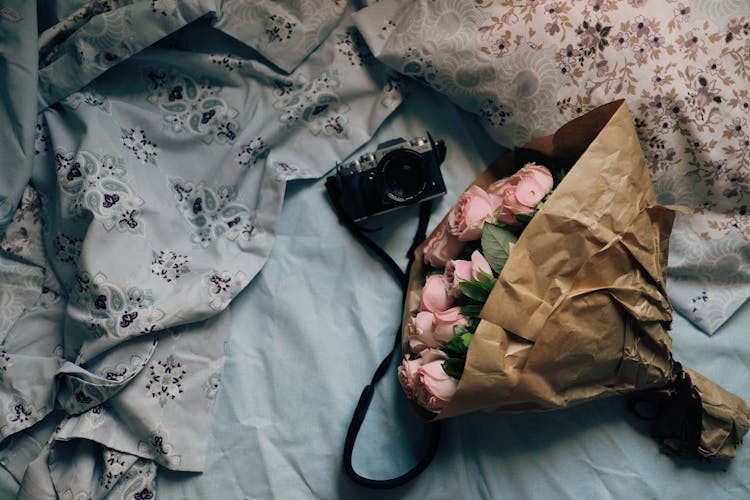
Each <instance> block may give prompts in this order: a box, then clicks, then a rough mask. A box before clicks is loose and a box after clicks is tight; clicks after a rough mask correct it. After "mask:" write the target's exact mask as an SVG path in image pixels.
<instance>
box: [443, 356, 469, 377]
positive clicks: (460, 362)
mask: <svg viewBox="0 0 750 500" xmlns="http://www.w3.org/2000/svg"><path fill="white" fill-rule="evenodd" d="M465 365H466V360H465V359H459V358H449V359H446V360H445V361H444V362H443V370H444V371H445V373H446V375H448V376H449V377H453V378H455V379H460V378H461V375H463V373H464V366H465Z"/></svg>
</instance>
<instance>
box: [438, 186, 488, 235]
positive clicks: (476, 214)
mask: <svg viewBox="0 0 750 500" xmlns="http://www.w3.org/2000/svg"><path fill="white" fill-rule="evenodd" d="M493 209H494V207H493V205H492V200H491V199H490V196H489V195H488V194H487V192H485V190H484V189H482V188H480V187H479V186H471V187H470V188H469V189H467V190H466V191H464V193H463V194H462V195H461V196H460V197H459V198H458V201H456V204H455V205H453V208H452V209H451V211H450V212H449V213H448V229H449V231H450V233H451V234H452V235H454V236H456V237H457V238H458V239H459V240H461V241H473V240H478V239H479V238H480V237H481V236H482V227H483V226H484V223H485V222H492V220H493Z"/></svg>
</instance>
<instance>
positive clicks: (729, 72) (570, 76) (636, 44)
mask: <svg viewBox="0 0 750 500" xmlns="http://www.w3.org/2000/svg"><path fill="white" fill-rule="evenodd" d="M357 25H358V26H359V28H360V30H361V31H362V34H363V36H364V38H365V39H366V41H367V42H368V44H369V45H370V47H371V49H372V51H373V53H374V54H375V56H376V57H377V58H378V59H380V60H381V61H383V62H385V63H386V64H388V65H390V66H391V67H392V68H394V69H396V70H398V71H399V72H400V73H402V74H404V75H408V76H411V77H413V78H417V79H419V80H421V81H423V82H425V83H427V84H428V85H430V86H432V87H433V88H435V89H436V90H438V91H440V92H442V93H444V94H445V95H447V96H449V97H450V98H451V99H452V100H454V101H455V102H456V103H457V104H459V105H460V106H462V107H463V108H465V109H467V110H468V111H471V112H473V113H475V114H477V115H478V116H479V117H480V119H481V120H482V121H483V123H484V125H485V127H486V129H487V130H488V131H489V133H490V134H491V135H492V136H493V138H494V139H495V140H496V141H497V142H499V143H501V144H503V145H506V146H509V147H512V146H519V145H521V144H523V143H525V142H526V141H528V140H529V139H530V138H532V137H534V136H539V135H546V134H549V133H552V132H553V131H555V130H556V129H557V128H558V127H559V126H560V125H561V124H562V123H565V122H566V121H568V120H570V119H571V118H573V117H575V116H577V115H580V114H582V113H585V112H586V111H588V110H590V109H592V108H594V107H596V106H598V105H601V104H604V103H606V102H609V101H612V100H615V99H619V98H624V99H626V100H627V102H628V105H629V107H630V109H631V110H632V112H633V114H634V118H635V123H636V127H637V130H638V134H639V137H640V140H641V144H642V147H643V150H644V152H645V155H646V159H647V161H648V164H649V167H650V169H651V174H652V179H653V182H654V187H655V190H656V192H657V196H658V200H659V202H660V203H662V204H680V205H685V206H687V207H689V208H690V209H691V213H690V214H689V215H681V216H679V217H678V220H677V222H676V225H675V228H674V233H673V236H672V241H671V252H670V262H669V264H670V267H669V284H668V286H669V292H670V297H671V300H672V302H673V303H674V304H675V306H676V307H677V308H678V309H679V310H680V311H681V312H682V313H683V314H685V315H686V316H687V317H688V318H690V319H691V321H693V322H694V323H696V324H697V325H698V326H699V327H700V328H701V329H702V330H704V331H705V332H706V333H709V334H712V333H714V332H715V331H716V330H717V329H718V328H719V327H720V326H721V325H722V324H723V323H724V322H725V321H726V320H727V319H728V318H729V317H730V316H731V315H732V314H733V313H734V312H735V311H736V310H737V309H738V308H739V307H740V306H741V305H742V304H743V303H744V302H745V300H746V299H747V297H748V296H750V245H749V242H750V213H748V201H749V200H750V198H749V197H750V63H748V61H750V1H749V0H726V1H711V0H627V1H625V0H622V1H615V0H557V1H544V0H476V1H472V2H467V1H463V0H434V1H433V0H418V1H414V2H411V1H400V0H383V1H381V2H378V3H373V4H372V5H371V6H370V7H368V8H367V9H365V10H363V11H360V12H358V13H357Z"/></svg>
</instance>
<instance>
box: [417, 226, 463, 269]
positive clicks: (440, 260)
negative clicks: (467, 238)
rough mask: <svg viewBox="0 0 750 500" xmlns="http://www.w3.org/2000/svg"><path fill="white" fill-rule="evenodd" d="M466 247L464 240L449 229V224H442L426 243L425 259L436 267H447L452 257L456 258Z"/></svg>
mask: <svg viewBox="0 0 750 500" xmlns="http://www.w3.org/2000/svg"><path fill="white" fill-rule="evenodd" d="M463 249H464V243H463V241H461V240H459V239H458V238H456V237H455V236H453V235H452V234H451V233H450V232H449V231H448V225H447V224H441V225H440V226H438V228H437V229H436V230H435V232H434V233H433V234H432V235H430V237H429V238H427V242H426V243H425V245H424V261H425V263H427V264H429V265H431V266H432V267H435V268H442V267H445V263H446V262H448V261H449V260H450V259H455V258H456V257H458V255H459V254H460V253H461V250H463Z"/></svg>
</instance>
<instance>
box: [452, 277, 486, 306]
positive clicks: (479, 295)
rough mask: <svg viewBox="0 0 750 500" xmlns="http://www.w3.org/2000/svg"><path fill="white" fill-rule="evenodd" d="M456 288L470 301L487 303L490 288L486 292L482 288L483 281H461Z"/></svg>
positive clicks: (484, 288) (483, 287)
mask: <svg viewBox="0 0 750 500" xmlns="http://www.w3.org/2000/svg"><path fill="white" fill-rule="evenodd" d="M458 286H459V288H460V289H461V293H463V294H464V295H466V296H467V297H469V298H470V299H472V300H476V301H477V302H482V303H484V302H486V301H487V297H489V296H490V290H492V289H491V288H490V290H488V289H487V288H486V287H485V286H484V282H483V281H462V282H461V283H459V284H458Z"/></svg>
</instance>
